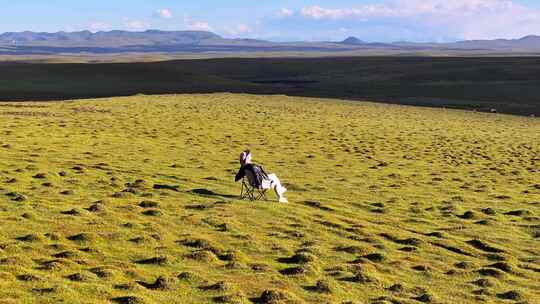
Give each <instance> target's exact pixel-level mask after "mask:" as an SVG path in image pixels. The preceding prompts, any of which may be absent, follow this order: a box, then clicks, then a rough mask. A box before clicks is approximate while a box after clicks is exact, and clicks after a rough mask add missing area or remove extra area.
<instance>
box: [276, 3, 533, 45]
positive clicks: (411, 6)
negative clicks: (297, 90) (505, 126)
mask: <svg viewBox="0 0 540 304" xmlns="http://www.w3.org/2000/svg"><path fill="white" fill-rule="evenodd" d="M282 17H289V18H300V19H303V20H306V21H308V20H311V21H313V22H316V21H323V20H325V21H330V22H336V23H337V22H340V23H346V24H347V26H348V24H350V23H354V22H356V23H358V22H360V23H362V25H363V26H364V25H365V26H377V27H385V26H387V27H394V28H396V29H399V28H400V27H401V28H403V27H404V28H407V29H409V30H410V29H413V31H417V32H418V35H419V36H421V35H422V33H425V34H426V35H427V34H428V33H431V34H435V33H436V32H439V33H441V35H443V36H446V37H455V38H457V39H492V38H514V37H520V36H525V35H528V34H538V33H539V32H540V10H539V9H536V8H532V7H528V6H525V5H522V4H518V3H516V2H515V1H514V0H452V1H449V0H387V1H385V2H383V3H382V4H368V5H360V6H356V7H348V8H327V7H322V6H319V5H313V6H308V7H304V8H302V9H301V10H300V11H299V14H298V15H295V14H290V15H288V16H282ZM357 26H358V24H357Z"/></svg>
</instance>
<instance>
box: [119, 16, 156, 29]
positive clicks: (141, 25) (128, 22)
mask: <svg viewBox="0 0 540 304" xmlns="http://www.w3.org/2000/svg"><path fill="white" fill-rule="evenodd" d="M124 27H125V28H127V29H128V30H131V31H142V30H147V29H149V28H150V23H149V22H147V21H144V20H132V19H129V18H124Z"/></svg>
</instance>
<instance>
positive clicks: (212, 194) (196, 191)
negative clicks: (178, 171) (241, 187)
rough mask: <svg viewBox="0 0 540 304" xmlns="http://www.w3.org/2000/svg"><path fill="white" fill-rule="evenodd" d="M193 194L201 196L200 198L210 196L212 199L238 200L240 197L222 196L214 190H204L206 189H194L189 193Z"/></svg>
mask: <svg viewBox="0 0 540 304" xmlns="http://www.w3.org/2000/svg"><path fill="white" fill-rule="evenodd" d="M188 192H189V193H191V194H195V195H199V196H206V197H208V196H210V197H224V198H231V199H238V198H240V196H238V195H230V194H221V193H217V192H214V191H212V190H208V189H204V188H198V189H192V190H189V191H188Z"/></svg>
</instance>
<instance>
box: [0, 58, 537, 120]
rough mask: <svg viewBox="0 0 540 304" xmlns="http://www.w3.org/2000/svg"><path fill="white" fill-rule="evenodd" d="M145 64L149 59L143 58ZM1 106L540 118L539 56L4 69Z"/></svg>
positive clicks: (224, 60)
mask: <svg viewBox="0 0 540 304" xmlns="http://www.w3.org/2000/svg"><path fill="white" fill-rule="evenodd" d="M141 60H144V59H141ZM0 69H1V71H2V73H0V100H3V101H13V100H18V101H24V100H65V99H80V98H96V97H110V96H113V97H116V96H129V95H135V94H138V93H144V94H170V93H216V92H232V93H252V94H285V95H289V96H302V97H318V98H339V99H348V100H360V101H364V100H372V101H378V102H386V103H397V104H408V105H422V106H431V107H446V108H459V109H469V110H476V111H482V112H491V110H492V109H495V110H497V111H498V112H500V113H507V114H518V115H524V116H530V115H536V116H540V81H539V79H540V59H539V57H511V58H463V57H448V58H429V57H339V58H222V59H200V60H177V61H162V62H129V63H102V64H82V63H58V64H50V63H49V64H47V63H41V64H38V63H13V62H4V63H0Z"/></svg>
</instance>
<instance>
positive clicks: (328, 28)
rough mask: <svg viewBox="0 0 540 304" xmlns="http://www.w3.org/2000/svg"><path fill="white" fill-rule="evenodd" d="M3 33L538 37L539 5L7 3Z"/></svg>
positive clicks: (528, 0)
mask: <svg viewBox="0 0 540 304" xmlns="http://www.w3.org/2000/svg"><path fill="white" fill-rule="evenodd" d="M2 2H4V3H2V10H1V11H0V20H1V22H0V32H8V31H23V30H32V31H47V32H54V31H60V30H64V31H78V30H85V29H88V30H91V31H99V30H113V29H122V30H132V31H141V30H146V29H162V30H210V31H213V32H216V33H218V34H220V35H223V36H226V37H240V38H262V39H269V40H277V41H290V40H341V39H343V38H346V37H348V36H356V37H358V38H360V39H363V40H366V41H381V42H387V41H401V40H408V41H441V42H442V41H454V40H463V39H493V38H518V37H522V36H525V35H529V34H540V1H538V0H534V1H533V0H356V1H353V0H333V1H330V0H318V1H303V0H296V1H282V0H277V1H253V0H236V1H233V0H230V1H225V0H223V1H222V0H219V1H218V0H198V1H171V0H152V1H150V0H107V1H106V0H91V1H73V0H48V1H43V0H21V1H16V0H12V1H6V0H4V1H2Z"/></svg>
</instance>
